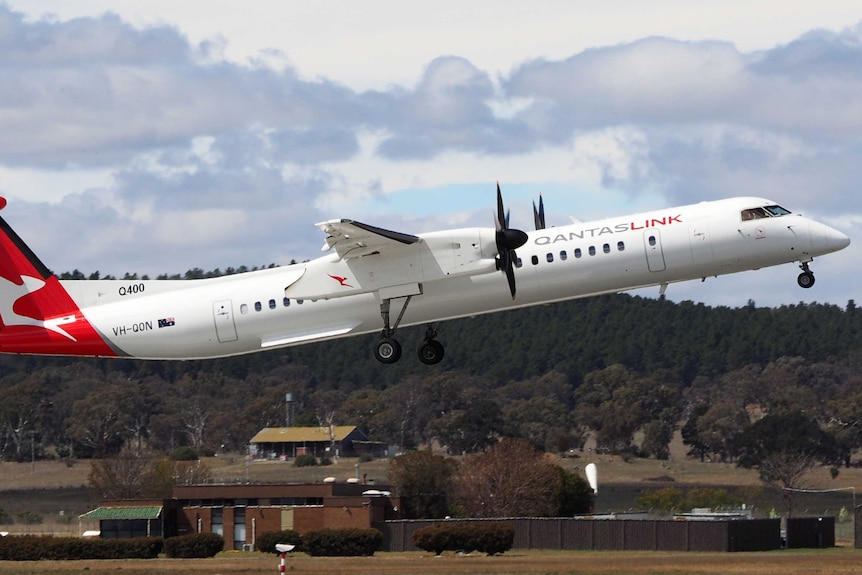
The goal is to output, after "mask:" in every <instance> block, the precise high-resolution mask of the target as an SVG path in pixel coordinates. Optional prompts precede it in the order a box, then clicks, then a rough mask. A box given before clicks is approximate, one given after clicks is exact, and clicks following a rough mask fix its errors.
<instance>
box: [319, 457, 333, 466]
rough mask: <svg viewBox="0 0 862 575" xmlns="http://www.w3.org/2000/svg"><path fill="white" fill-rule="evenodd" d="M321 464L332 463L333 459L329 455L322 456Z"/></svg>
mask: <svg viewBox="0 0 862 575" xmlns="http://www.w3.org/2000/svg"><path fill="white" fill-rule="evenodd" d="M320 464H321V465H332V460H331V459H329V458H328V457H321V458H320Z"/></svg>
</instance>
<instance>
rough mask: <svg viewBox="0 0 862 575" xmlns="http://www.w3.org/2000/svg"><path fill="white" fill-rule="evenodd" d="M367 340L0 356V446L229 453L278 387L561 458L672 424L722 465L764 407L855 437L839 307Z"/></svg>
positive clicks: (842, 441)
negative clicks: (204, 352)
mask: <svg viewBox="0 0 862 575" xmlns="http://www.w3.org/2000/svg"><path fill="white" fill-rule="evenodd" d="M230 271H235V270H230ZM221 273H222V272H219V271H218V270H215V271H214V272H203V271H202V270H189V272H187V274H186V276H188V277H213V275H218V274H221ZM69 275H70V276H73V277H78V276H79V275H80V276H83V274H80V272H73V273H71V274H69ZM91 275H92V274H91ZM129 277H132V275H129ZM423 333H424V328H418V327H417V328H406V329H404V330H403V332H402V335H401V338H402V340H403V342H404V343H405V345H408V341H409V339H410V337H411V336H413V337H414V338H415V340H416V343H417V344H418V342H419V341H420V340H421V338H422V334H423ZM375 337H376V336H367V337H357V338H349V339H343V340H336V341H331V342H324V343H319V344H312V345H307V346H301V347H296V348H288V349H283V350H274V351H269V352H265V353H259V354H252V355H248V356H242V357H236V358H228V359H220V360H208V361H192V362H153V361H134V360H108V359H92V360H81V359H68V358H40V357H27V356H0V457H2V458H3V459H5V460H19V461H24V460H29V459H30V458H46V457H58V458H89V457H97V458H98V457H104V456H107V455H112V454H117V453H119V452H120V450H121V448H122V447H123V446H131V447H132V448H136V449H138V450H141V449H144V448H146V449H149V450H156V451H162V452H164V453H169V452H170V451H172V450H174V449H176V448H177V447H181V446H190V447H193V448H194V449H196V450H198V451H199V452H202V453H206V452H218V451H243V450H244V449H245V446H246V444H247V442H248V441H249V439H250V438H251V437H252V436H253V435H254V434H255V433H256V432H257V431H259V430H260V429H261V428H263V427H272V426H280V425H284V422H285V404H284V397H285V393H291V394H293V397H294V399H295V404H294V409H295V413H296V417H295V421H294V424H295V425H311V426H317V425H356V426H358V427H360V428H361V429H362V430H363V431H364V432H365V433H367V434H368V436H369V438H370V439H372V440H375V441H383V442H388V443H390V444H392V445H395V446H398V447H399V449H401V450H403V451H406V450H411V449H415V448H417V447H420V446H425V445H429V444H432V443H434V444H438V445H441V446H443V447H444V448H445V449H446V451H448V452H449V453H451V454H464V453H474V452H481V451H484V450H487V449H488V448H489V447H490V446H491V445H493V444H494V443H496V442H497V441H499V440H500V439H501V438H521V439H524V440H526V441H528V442H529V443H531V444H532V445H534V446H536V447H538V448H539V449H541V450H544V451H550V452H564V451H567V450H570V449H573V448H577V447H579V446H581V445H583V443H584V441H585V438H586V437H587V436H588V435H589V436H594V437H595V439H596V441H597V445H598V446H599V448H600V449H603V450H608V451H612V452H625V453H637V454H640V455H644V456H652V457H658V458H665V457H667V456H668V444H669V442H670V438H671V437H672V435H673V433H674V431H675V430H676V429H677V428H680V427H681V428H682V431H683V435H684V437H685V440H686V442H687V444H688V445H689V446H690V448H691V450H692V451H691V452H692V455H693V456H694V457H699V458H702V459H704V460H706V459H712V460H724V461H729V460H734V461H735V460H737V459H738V458H739V457H740V447H739V446H740V443H739V441H740V437H741V436H742V434H744V432H746V430H749V429H750V428H751V426H753V425H754V424H755V423H756V422H757V421H758V420H760V419H762V418H763V416H764V415H767V414H773V415H779V414H791V413H797V412H800V413H804V414H805V415H806V417H807V418H809V419H810V420H811V421H813V422H814V423H815V424H816V425H817V426H818V428H820V429H822V430H824V431H826V432H828V433H829V434H830V436H831V437H833V438H834V439H835V440H836V442H837V445H838V453H839V459H840V460H842V461H843V462H844V463H846V464H849V463H850V457H851V455H852V453H853V451H854V450H855V449H858V448H859V447H860V446H862V433H860V432H859V429H860V428H862V425H860V423H862V421H860V420H862V378H860V376H859V369H858V368H859V365H860V364H862V353H860V350H862V329H860V312H859V310H858V309H857V308H856V306H855V303H854V302H853V301H850V302H848V304H847V305H846V307H844V308H841V307H838V306H835V305H827V304H817V303H813V304H805V303H799V304H796V305H787V306H782V307H779V308H759V307H757V306H756V304H755V303H754V302H751V301H750V302H748V304H747V305H745V306H743V307H740V308H729V307H709V306H705V305H702V304H695V303H692V302H681V303H673V302H670V301H665V300H653V299H648V298H642V297H633V296H629V295H613V296H603V297H597V298H590V299H585V300H577V301H572V302H565V303H559V304H554V305H548V306H541V307H536V308H529V309H522V310H515V311H511V312H506V313H500V314H493V315H488V316H481V317H477V318H474V319H464V320H455V321H451V322H446V323H444V324H443V325H442V327H441V330H440V339H441V341H443V342H445V344H446V346H447V351H448V353H447V357H446V358H445V359H444V361H443V362H442V363H441V364H440V365H438V366H434V367H431V368H429V367H428V366H424V365H421V364H420V363H419V362H418V361H410V358H409V357H405V358H404V359H403V360H402V361H401V362H399V363H398V364H396V365H392V366H385V365H382V364H379V363H377V362H376V361H374V360H373V358H372V355H371V348H372V343H373V341H374V338H375ZM638 431H642V432H643V440H642V441H640V442H639V443H638V444H635V441H634V437H635V433H636V432H638Z"/></svg>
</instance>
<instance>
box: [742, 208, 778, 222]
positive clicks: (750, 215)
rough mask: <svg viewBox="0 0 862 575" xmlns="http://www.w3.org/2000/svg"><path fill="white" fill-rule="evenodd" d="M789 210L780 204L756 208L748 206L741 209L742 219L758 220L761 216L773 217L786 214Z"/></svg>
mask: <svg viewBox="0 0 862 575" xmlns="http://www.w3.org/2000/svg"><path fill="white" fill-rule="evenodd" d="M789 213H790V211H788V210H785V209H784V208H782V207H781V206H765V207H762V208H760V207H758V208H749V209H747V210H742V221H744V222H746V221H748V220H759V219H761V218H774V217H778V216H786V215H787V214H789Z"/></svg>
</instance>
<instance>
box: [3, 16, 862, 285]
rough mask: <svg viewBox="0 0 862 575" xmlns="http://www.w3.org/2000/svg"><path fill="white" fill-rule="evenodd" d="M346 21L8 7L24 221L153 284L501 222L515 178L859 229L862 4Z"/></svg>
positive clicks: (572, 193)
mask: <svg viewBox="0 0 862 575" xmlns="http://www.w3.org/2000/svg"><path fill="white" fill-rule="evenodd" d="M9 6H12V7H13V8H11V9H10V8H9ZM327 6H328V7H329V8H332V5H327V4H324V5H323V6H321V5H319V4H316V3H314V4H309V5H298V4H296V3H278V2H272V3H269V2H258V1H255V0H251V1H250V2H249V3H248V4H247V5H246V6H245V10H244V13H243V17H242V18H237V17H236V11H235V10H236V8H235V5H234V4H230V3H220V2H207V3H205V4H201V3H197V2H191V1H190V2H164V1H162V0H147V1H146V2H144V1H143V0H128V1H127V2H123V3H120V4H116V3H113V2H107V0H104V1H103V0H68V1H64V2H63V3H59V2H51V1H49V0H33V1H32V2H28V3H26V4H25V3H22V2H12V3H9V4H6V5H0V28H2V30H3V32H2V34H0V51H2V54H3V56H4V57H3V58H0V129H2V131H3V134H4V138H3V139H2V140H0V192H2V193H4V194H6V195H7V196H10V197H13V198H18V199H19V200H20V201H21V202H22V203H21V210H19V209H18V208H14V207H13V204H10V207H9V208H8V209H9V210H11V211H10V214H11V215H10V218H9V219H10V220H11V219H12V215H15V216H16V217H20V218H21V222H22V225H23V227H24V229H25V230H28V231H29V232H31V233H33V234H34V235H35V234H41V235H42V237H41V238H40V239H39V240H38V241H40V242H42V243H41V244H40V245H39V246H38V249H37V251H39V250H44V251H45V252H46V254H47V257H46V258H45V259H46V260H50V261H52V262H69V263H68V265H69V266H71V267H79V268H81V269H86V270H92V269H98V268H102V270H103V271H107V272H108V273H123V272H125V271H139V272H146V273H151V274H153V273H161V272H164V271H168V272H173V271H182V270H183V269H186V268H189V267H194V266H198V267H207V266H209V267H216V266H220V267H225V266H227V265H235V266H236V265H241V264H250V265H254V264H265V263H269V262H271V261H286V259H290V258H292V257H297V258H303V257H312V256H314V255H316V254H317V252H316V248H317V247H318V245H319V243H320V237H319V236H318V235H317V230H315V229H314V228H313V227H312V224H313V223H314V222H316V221H319V220H322V219H329V218H331V217H362V218H365V219H370V220H371V221H372V223H381V224H384V223H387V222H391V223H392V227H400V225H399V224H403V223H404V222H405V221H407V222H409V223H410V226H411V229H410V230H406V231H424V230H425V229H428V228H429V227H433V226H442V225H453V226H454V225H465V224H467V223H471V224H473V223H475V224H479V225H482V224H484V223H486V220H487V219H488V213H489V212H490V206H492V204H493V182H494V180H497V179H499V180H500V181H501V183H502V185H503V188H504V192H505V194H506V197H507V202H508V203H509V204H510V205H511V207H512V211H513V218H515V219H520V220H521V221H523V219H526V217H527V216H529V210H530V207H529V203H530V200H531V199H532V198H534V197H535V196H536V194H537V193H538V192H539V191H544V192H545V193H546V202H547V203H548V204H549V205H550V206H552V214H553V216H552V217H559V216H560V215H562V214H573V215H576V216H578V217H581V218H588V217H595V216H602V215H619V214H623V213H625V212H627V211H638V210H641V209H645V208H647V207H660V205H655V204H664V203H667V202H674V203H676V202H679V203H689V202H692V201H699V200H702V199H709V198H712V197H716V196H730V195H749V194H753V195H763V196H767V197H772V198H773V199H775V200H776V201H779V202H780V203H782V204H786V205H787V207H789V208H791V209H797V210H802V211H806V212H809V213H811V214H812V215H823V216H826V215H828V214H830V213H841V214H843V216H842V217H843V218H844V219H843V220H842V221H843V222H847V225H848V226H850V227H851V228H852V229H854V231H855V228H856V227H857V226H856V225H855V224H854V223H853V222H855V219H854V218H857V217H859V216H858V214H862V197H860V196H859V194H858V190H857V187H858V184H857V183H858V182H859V181H862V167H860V166H862V164H860V163H859V162H858V157H859V156H860V153H862V142H860V141H859V138H858V134H859V131H860V128H862V107H860V106H859V105H858V102H859V101H860V100H862V80H859V76H858V70H859V69H862V25H860V24H859V21H860V20H862V8H860V7H859V6H858V3H857V2H853V3H850V2H841V1H831V0H830V1H826V2H823V3H818V4H816V5H815V4H812V5H810V6H809V5H806V6H804V7H798V10H796V9H795V10H793V11H789V10H786V9H785V7H784V4H783V3H778V2H774V1H771V0H760V1H755V2H746V3H733V2H731V3H728V2H704V3H697V5H696V6H695V5H694V4H692V6H691V7H689V6H680V5H679V3H677V2H670V0H660V1H659V2H654V3H639V2H628V3H627V2H623V1H622V0H610V1H609V2H607V3H605V4H602V5H601V6H596V5H594V3H590V4H589V7H590V9H589V10H587V9H586V8H585V6H586V5H585V4H584V3H582V2H571V3H570V2H553V1H549V2H544V3H540V5H539V6H534V5H526V4H525V5H523V6H522V5H505V6H501V5H499V3H498V4H494V5H493V6H492V5H491V4H490V3H488V4H486V3H484V2H477V3H463V2H460V3H454V2H452V3H450V2H447V1H446V0H444V2H443V4H439V3H437V4H434V5H428V6H410V7H409V9H408V7H407V6H406V5H402V4H401V3H397V4H396V3H390V2H386V1H384V0H372V2H371V3H370V4H363V5H356V6H353V5H346V4H339V5H338V8H339V9H338V10H332V9H326V8H327ZM108 9H110V10H113V11H116V12H118V13H119V15H116V14H115V15H103V12H104V11H105V10H108ZM46 10H48V11H52V12H54V13H56V14H57V16H56V17H54V18H43V17H42V14H43V13H44V11H46ZM24 11H26V16H25V15H24V14H25V12H24ZM621 11H622V12H625V13H626V14H627V15H628V16H629V17H627V18H620V17H619V13H621ZM408 12H410V14H409V18H408ZM489 14H493V16H494V17H493V18H489V17H488V16H489ZM813 28H820V29H818V30H815V31H812V29H813ZM755 50H756V51H755ZM46 203H47V204H50V205H46ZM24 207H26V210H23V208H24ZM22 211H26V213H23V214H22ZM32 214H39V215H38V216H36V215H32ZM378 218H379V219H380V220H383V221H381V222H378ZM64 222H65V223H64ZM183 222H187V224H188V225H187V226H183V225H181V224H182V223H183ZM207 222H209V223H210V225H207ZM47 224H50V225H51V226H53V227H52V229H51V230H49V231H48V232H42V231H39V230H41V228H42V227H43V226H45V225H47ZM69 231H73V232H75V233H76V234H78V235H80V236H81V237H84V238H86V239H83V240H81V241H80V242H79V243H78V244H76V245H74V246H72V245H69V242H65V241H63V233H68V232H69ZM22 235H25V237H30V236H26V234H22ZM34 247H36V246H34ZM115 254H118V255H115ZM838 259H839V258H838V256H836V261H838ZM840 261H843V262H850V263H849V264H848V265H852V261H851V260H847V259H840ZM100 262H101V263H100ZM54 265H56V263H54ZM105 265H108V266H112V269H110V270H106V269H105V268H104V266H105ZM138 266H140V267H138ZM116 268H120V271H117V269H116ZM131 268H137V270H133V269H131ZM752 285H756V283H752ZM818 287H819V288H820V289H824V288H822V287H821V282H818ZM757 289H761V288H760V287H759V286H758V287H757ZM827 289H830V290H835V291H834V293H836V294H837V293H838V291H837V290H838V289H843V290H844V292H847V291H850V290H851V289H852V286H849V285H845V286H843V287H841V286H838V287H835V286H830V287H828V288H827ZM710 293H718V292H717V291H716V292H710ZM828 293H833V292H828ZM807 295H811V294H807ZM845 295H846V293H842V294H841V295H836V296H834V297H836V298H838V299H847V298H846V297H845ZM713 297H719V296H717V295H716V296H713ZM754 299H758V298H756V297H755V298H754Z"/></svg>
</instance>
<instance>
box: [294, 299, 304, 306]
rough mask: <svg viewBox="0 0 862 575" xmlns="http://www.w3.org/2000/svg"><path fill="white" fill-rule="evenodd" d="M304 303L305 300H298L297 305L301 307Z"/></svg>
mask: <svg viewBox="0 0 862 575" xmlns="http://www.w3.org/2000/svg"><path fill="white" fill-rule="evenodd" d="M304 301H305V300H304V299H298V300H296V303H298V304H299V305H302V302H304Z"/></svg>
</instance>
